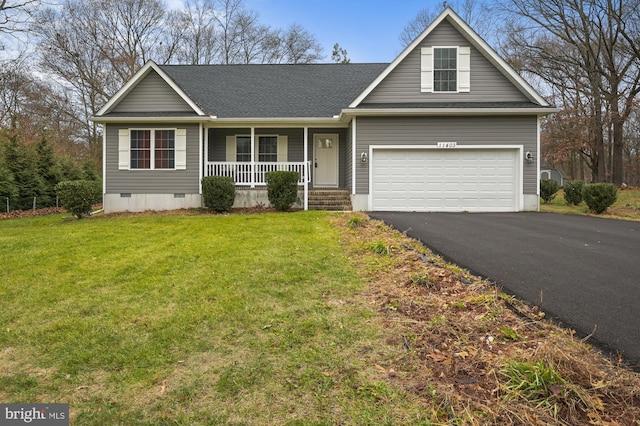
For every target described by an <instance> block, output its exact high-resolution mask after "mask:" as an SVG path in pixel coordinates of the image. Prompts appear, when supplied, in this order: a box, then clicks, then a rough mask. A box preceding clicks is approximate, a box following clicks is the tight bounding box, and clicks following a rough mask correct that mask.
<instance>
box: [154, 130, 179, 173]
mask: <svg viewBox="0 0 640 426" xmlns="http://www.w3.org/2000/svg"><path fill="white" fill-rule="evenodd" d="M155 136H156V137H155V142H156V143H155V147H156V150H155V168H156V169H173V168H175V166H176V138H175V132H174V131H173V130H156V131H155Z"/></svg>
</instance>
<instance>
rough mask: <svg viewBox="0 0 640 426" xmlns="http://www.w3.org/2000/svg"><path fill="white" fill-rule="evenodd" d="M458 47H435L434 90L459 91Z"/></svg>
mask: <svg viewBox="0 0 640 426" xmlns="http://www.w3.org/2000/svg"><path fill="white" fill-rule="evenodd" d="M457 63H458V49H457V48H456V47H439V48H438V47H436V48H434V49H433V91H434V92H457V91H458V65H457Z"/></svg>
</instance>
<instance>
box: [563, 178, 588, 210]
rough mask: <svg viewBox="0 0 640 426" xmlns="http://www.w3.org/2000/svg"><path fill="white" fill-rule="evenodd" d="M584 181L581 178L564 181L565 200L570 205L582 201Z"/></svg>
mask: <svg viewBox="0 0 640 426" xmlns="http://www.w3.org/2000/svg"><path fill="white" fill-rule="evenodd" d="M583 189H584V182H583V181H581V180H569V181H567V182H565V183H564V200H565V201H566V202H567V204H568V205H570V206H577V205H579V204H580V203H581V202H582V190H583Z"/></svg>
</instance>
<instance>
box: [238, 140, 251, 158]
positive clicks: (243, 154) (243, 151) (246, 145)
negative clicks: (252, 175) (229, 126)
mask: <svg viewBox="0 0 640 426" xmlns="http://www.w3.org/2000/svg"><path fill="white" fill-rule="evenodd" d="M236 161H239V162H249V161H251V137H249V136H238V137H236Z"/></svg>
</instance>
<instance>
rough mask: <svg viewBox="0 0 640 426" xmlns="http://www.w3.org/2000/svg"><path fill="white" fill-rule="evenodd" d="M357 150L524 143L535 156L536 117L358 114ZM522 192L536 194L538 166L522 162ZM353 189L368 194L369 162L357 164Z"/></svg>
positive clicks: (524, 148) (525, 148) (525, 149)
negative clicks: (441, 144)
mask: <svg viewBox="0 0 640 426" xmlns="http://www.w3.org/2000/svg"><path fill="white" fill-rule="evenodd" d="M356 137H357V145H356V152H357V153H359V152H363V151H364V152H369V146H370V145H431V146H433V145H435V144H437V143H438V142H457V144H458V145H523V151H524V152H526V151H531V153H532V154H533V155H534V157H535V156H536V155H537V152H536V147H537V117H535V116H522V117H520V116H507V117H403V118H389V117H375V118H373V117H358V120H357V136H356ZM522 170H523V173H524V177H523V185H524V190H523V193H524V194H536V193H537V188H536V185H537V167H536V164H535V163H532V164H527V163H525V162H524V161H523V166H522ZM356 192H357V193H358V194H368V193H369V163H367V164H363V163H360V162H357V163H356Z"/></svg>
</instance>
